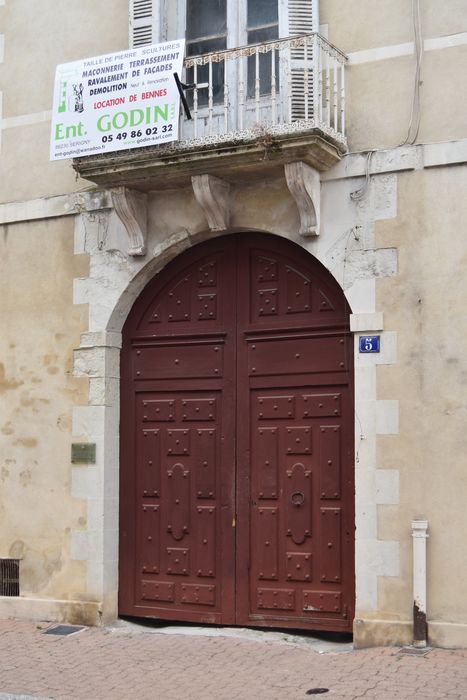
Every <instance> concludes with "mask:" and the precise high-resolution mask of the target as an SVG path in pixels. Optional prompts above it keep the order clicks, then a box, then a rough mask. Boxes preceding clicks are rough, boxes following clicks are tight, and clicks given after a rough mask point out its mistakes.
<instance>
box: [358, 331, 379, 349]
mask: <svg viewBox="0 0 467 700" xmlns="http://www.w3.org/2000/svg"><path fill="white" fill-rule="evenodd" d="M380 337H381V336H379V335H361V336H360V337H359V351H360V352H379V348H380Z"/></svg>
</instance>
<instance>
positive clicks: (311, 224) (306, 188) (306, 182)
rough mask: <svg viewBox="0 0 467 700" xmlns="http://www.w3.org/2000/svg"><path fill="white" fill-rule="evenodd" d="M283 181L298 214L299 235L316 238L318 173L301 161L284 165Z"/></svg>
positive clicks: (319, 186)
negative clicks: (293, 200) (284, 180)
mask: <svg viewBox="0 0 467 700" xmlns="http://www.w3.org/2000/svg"><path fill="white" fill-rule="evenodd" d="M284 169H285V179H286V182H287V187H288V188H289V190H290V194H291V195H292V197H293V198H294V199H295V203H296V205H297V207H298V212H299V214H300V234H301V235H302V236H318V235H319V225H320V201H321V181H320V177H319V172H318V171H317V170H315V169H314V168H311V167H310V166H309V165H307V164H306V163H304V162H303V161H298V162H297V163H286V164H285V165H284Z"/></svg>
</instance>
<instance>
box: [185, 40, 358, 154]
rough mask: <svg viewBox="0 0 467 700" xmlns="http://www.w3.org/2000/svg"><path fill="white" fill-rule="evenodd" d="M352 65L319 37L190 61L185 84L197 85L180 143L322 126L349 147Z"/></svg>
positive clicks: (338, 142)
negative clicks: (349, 67) (348, 79)
mask: <svg viewBox="0 0 467 700" xmlns="http://www.w3.org/2000/svg"><path fill="white" fill-rule="evenodd" d="M346 60H347V59H346V56H345V55H344V54H343V53H342V52H341V51H339V50H338V49H337V48H335V47H334V46H333V45H332V44H330V43H329V42H328V41H327V40H326V39H324V38H323V37H322V36H320V35H319V34H307V35H302V36H298V37H289V38H286V39H277V40H274V41H269V42H266V43H262V44H253V45H249V46H245V47H241V48H235V49H227V50H224V51H218V52H215V53H209V54H204V55H200V56H190V57H188V58H186V59H185V81H186V82H187V83H194V84H195V85H196V87H195V88H194V89H193V90H192V92H191V95H190V94H189V96H188V99H189V102H190V109H191V113H192V120H187V119H186V118H184V119H183V120H182V123H181V133H180V146H181V147H183V146H185V147H186V146H187V145H193V146H194V145H199V146H202V145H203V144H206V145H208V144H215V143H219V142H226V141H227V142H228V141H234V142H238V141H245V140H250V139H258V136H259V135H260V136H261V135H262V136H263V137H264V138H267V136H268V135H269V134H270V135H271V137H277V136H281V135H286V134H290V133H297V132H300V131H309V130H310V129H317V130H319V131H321V132H322V134H323V135H324V136H325V137H326V136H327V137H328V138H329V139H330V140H332V141H333V142H334V143H335V144H336V145H337V146H338V147H339V148H340V149H344V150H345V148H346V140H345V80H344V71H345V64H346Z"/></svg>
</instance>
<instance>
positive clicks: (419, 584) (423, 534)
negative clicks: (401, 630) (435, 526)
mask: <svg viewBox="0 0 467 700" xmlns="http://www.w3.org/2000/svg"><path fill="white" fill-rule="evenodd" d="M427 529H428V521H427V520H412V538H413V645H414V647H417V648H419V649H423V648H424V647H426V645H427V624H426V540H427V538H428V537H429V535H428V533H427Z"/></svg>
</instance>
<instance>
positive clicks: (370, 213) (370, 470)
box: [0, 0, 467, 647]
mask: <svg viewBox="0 0 467 700" xmlns="http://www.w3.org/2000/svg"><path fill="white" fill-rule="evenodd" d="M143 4H144V5H145V9H144V8H143V10H144V11H143V10H142V9H141V7H142V5H143ZM208 4H209V3H208ZM273 4H274V3H273ZM214 5H215V6H216V8H217V10H218V9H219V7H223V5H222V3H221V2H219V3H214ZM244 5H245V6H244ZM265 5H267V3H265ZM259 6H260V5H258V7H259ZM261 6H262V4H261ZM269 9H270V8H269ZM465 10H466V7H465V0H447V2H445V3H444V4H442V6H440V5H439V3H436V2H435V1H434V0H425V1H424V2H422V3H419V2H417V1H416V0H414V2H413V3H410V2H407V0H396V1H395V0H380V2H378V3H375V2H372V1H371V0H362V1H361V2H351V3H350V2H348V3H342V2H337V1H336V0H320V2H319V6H318V3H317V2H316V3H313V4H312V2H311V0H303V2H298V3H294V2H292V0H290V2H289V3H287V2H286V1H285V0H279V2H278V6H277V8H275V9H274V12H273V18H272V20H271V19H270V18H266V20H267V21H266V20H265V22H264V23H263V24H264V27H266V29H268V28H269V29H271V27H272V29H271V31H272V32H273V34H272V35H271V34H269V35H268V34H267V32H266V33H265V34H263V35H261V34H260V33H256V34H255V31H254V30H253V29H251V30H250V28H249V25H248V22H250V20H251V18H250V15H249V14H248V13H249V11H250V10H249V9H248V6H247V3H246V0H245V3H243V2H242V3H232V2H231V1H230V0H228V1H227V3H226V4H225V13H226V14H225V17H226V22H227V24H226V26H227V30H226V31H224V33H223V29H222V27H221V28H220V29H219V30H218V31H217V29H216V31H217V35H216V36H217V39H218V40H219V41H224V40H225V43H224V44H215V43H214V44H212V46H211V45H209V46H210V47H211V48H213V50H215V51H231V55H229V60H231V61H232V64H236V65H239V64H240V62H242V61H243V62H244V64H245V65H247V64H246V63H245V62H246V61H249V60H250V59H249V58H248V55H247V54H248V52H247V51H245V52H243V53H242V52H241V51H240V50H237V48H236V47H242V46H246V45H247V44H249V45H250V46H251V45H254V44H255V42H258V41H259V43H260V44H261V42H262V43H263V44H265V43H267V42H277V48H275V49H274V51H276V52H277V54H278V57H279V58H278V66H279V69H278V78H277V80H278V88H277V92H278V98H277V104H278V107H280V108H281V109H282V115H283V116H282V121H280V120H277V122H276V123H272V124H270V123H269V122H268V121H267V119H271V115H270V113H268V114H269V116H268V117H267V118H266V117H264V113H263V112H261V113H260V117H259V119H258V118H257V115H256V116H253V117H251V119H250V122H249V123H246V124H245V125H243V126H244V128H243V129H240V128H239V125H238V124H237V126H236V130H234V131H235V133H234V131H232V132H230V131H229V130H228V129H227V131H226V130H225V128H224V127H223V126H222V125H220V124H221V120H220V119H218V121H217V122H216V123H215V124H214V125H213V126H212V130H211V133H210V134H208V132H207V131H206V129H207V128H208V127H207V126H206V125H208V124H209V116H208V112H207V111H206V110H209V103H208V102H209V100H208V101H207V102H205V103H204V105H203V104H202V103H200V105H199V110H198V111H199V114H198V122H199V128H200V130H201V132H200V134H198V135H195V134H194V132H193V130H192V129H193V126H192V125H191V124H187V123H186V122H184V123H183V125H182V132H181V140H180V141H179V142H178V144H176V145H174V146H172V147H169V148H163V147H154V148H152V149H136V150H134V151H131V152H123V153H119V154H106V155H105V156H100V157H94V156H84V157H83V158H81V159H79V160H76V161H74V162H73V163H72V162H71V160H63V161H56V162H50V161H49V156H48V150H49V132H50V119H51V111H50V110H51V99H52V88H53V80H54V72H55V67H56V65H57V64H61V63H66V62H69V61H74V60H79V59H81V58H85V57H89V56H96V55H100V54H105V53H110V52H115V51H120V50H123V49H126V48H128V46H129V45H130V46H131V45H136V44H140V45H142V44H143V43H145V42H154V43H157V42H159V41H165V40H172V39H176V38H180V37H183V35H184V33H185V27H186V21H187V17H188V19H190V17H191V15H190V3H189V2H188V4H187V3H186V2H185V1H184V0H179V2H164V1H163V0H161V2H157V1H154V2H146V3H140V4H139V5H138V3H137V2H136V7H135V3H130V7H129V6H128V2H127V1H126V0H112V1H111V0H102V1H101V2H99V3H94V2H91V1H90V0H82V2H80V3H56V2H51V0H40V1H38V2H35V3H34V10H33V13H32V15H31V11H30V6H29V3H28V2H27V0H3V1H1V0H0V85H1V90H2V92H0V149H1V150H0V227H1V231H0V249H1V256H0V266H1V274H0V309H1V320H2V333H1V336H0V444H1V449H0V479H1V489H0V523H1V527H0V559H2V560H4V561H6V562H11V561H18V562H19V589H20V590H19V595H13V596H12V595H8V594H7V595H2V596H0V615H2V616H20V617H33V618H37V619H54V620H67V621H69V622H80V623H85V624H98V623H99V622H100V621H109V620H113V619H115V618H116V617H117V616H118V614H119V603H118V595H119V575H118V571H119V542H120V539H121V534H120V532H119V522H120V521H119V508H120V507H121V501H122V499H123V500H124V501H125V503H126V504H127V506H126V507H131V506H130V505H128V504H129V496H128V494H127V493H122V492H121V490H120V489H119V483H120V456H121V454H122V450H124V449H127V448H124V447H123V446H122V444H121V440H120V435H121V427H122V426H121V422H120V411H121V400H120V386H121V379H122V377H121V369H120V356H121V347H122V329H124V324H125V322H126V320H127V318H128V317H129V314H130V311H131V309H132V308H133V307H134V304H135V303H138V300H139V299H140V298H141V295H142V294H143V293H144V290H145V289H147V286H148V285H149V284H152V285H154V284H155V285H156V286H157V280H158V279H159V276H160V275H164V274H167V275H168V274H169V273H168V272H167V270H169V271H170V270H171V269H173V270H176V266H177V264H178V263H177V260H179V259H180V258H179V256H183V255H189V254H190V253H189V251H193V250H195V248H196V246H197V245H199V244H205V245H208V244H207V243H206V242H208V241H214V240H216V239H217V238H219V240H220V237H222V236H239V237H242V238H243V239H245V236H247V234H249V233H250V232H251V233H252V232H254V233H255V234H263V236H265V237H266V238H267V236H270V237H271V239H270V240H271V241H272V240H276V239H280V240H281V241H287V242H289V243H288V245H290V246H291V248H290V250H291V251H292V249H293V250H294V251H296V250H298V249H300V250H301V251H302V253H301V254H302V255H303V260H304V261H305V262H304V264H305V263H306V261H307V260H308V261H309V264H310V265H312V264H315V263H316V261H318V263H319V264H320V269H323V270H326V271H327V274H328V275H329V279H332V280H334V282H335V283H336V284H337V285H338V286H339V288H340V290H341V291H342V295H343V297H344V296H345V299H346V300H347V303H348V305H349V308H350V316H349V324H350V327H349V329H348V333H351V334H352V336H353V342H354V352H353V358H354V359H353V366H352V367H351V368H349V371H350V372H351V375H352V382H353V386H354V395H353V398H352V401H353V410H354V415H353V416H352V417H348V418H347V420H348V421H351V423H349V425H350V424H351V425H352V429H353V430H354V436H355V438H354V442H353V447H352V449H353V461H352V478H353V479H354V484H355V495H354V498H355V500H354V502H353V503H352V508H353V510H354V514H355V532H353V531H352V543H351V544H348V543H347V544H346V543H344V544H343V547H344V548H345V547H350V549H351V551H352V553H354V557H355V577H354V578H353V575H352V586H354V588H353V591H354V600H355V616H354V617H352V619H351V620H350V622H349V624H350V625H351V626H353V632H354V640H355V643H356V644H357V645H360V646H363V645H375V644H402V643H408V642H411V641H412V638H413V628H412V614H413V604H414V592H413V572H412V565H413V564H412V562H413V558H412V550H413V539H414V538H413V536H412V522H413V521H427V524H428V535H429V538H428V540H427V568H426V583H427V609H426V612H427V620H428V635H429V641H430V642H431V643H432V644H434V645H439V646H448V647H449V646H466V645H467V603H466V600H465V595H464V583H463V582H464V580H465V578H466V576H467V563H466V560H465V557H464V556H463V550H464V543H465V540H466V536H467V517H466V514H465V505H464V504H465V496H466V489H467V477H466V473H465V457H464V455H465V453H466V451H467V450H466V447H467V444H466V431H465V428H464V423H465V408H466V399H465V395H466V381H467V364H466V359H465V353H464V348H463V345H464V342H465V337H466V331H467V317H466V313H465V299H466V298H467V283H466V281H465V277H464V275H463V264H464V263H465V260H466V255H467V245H466V242H465V236H464V234H463V232H464V229H465V219H466V216H467V205H466V203H465V202H466V200H465V197H464V196H463V195H464V192H465V187H466V185H467V165H466V163H467V131H466V121H465V111H466V106H467V88H466V84H465V81H462V79H461V75H460V71H461V67H462V66H463V65H464V64H465V60H466V58H467V27H466V12H465ZM242 13H243V14H242ZM274 13H275V14H274ZM297 17H298V18H299V19H300V17H303V22H301V21H298V24H297V23H296V24H294V21H297ZM26 18H28V20H26ZM192 21H193V26H192V27H191V29H189V31H188V33H187V37H188V39H189V41H188V45H189V46H190V45H191V46H192V49H191V55H196V54H195V51H196V49H197V48H199V46H203V44H202V42H203V41H204V38H203V37H202V36H201V35H200V33H199V31H198V34H196V31H195V29H196V22H195V20H192ZM251 21H253V20H251ZM258 26H261V27H262V29H261V31H263V29H264V27H263V25H262V24H261V23H260V25H258ZM193 27H195V29H193ZM264 31H266V30H264ZM190 32H191V33H190ZM258 32H259V30H258ZM274 32H275V34H274ZM314 32H319V34H320V36H321V37H322V38H321V39H317V38H312V40H311V41H312V43H310V45H309V46H310V47H311V48H310V53H311V54H312V55H311V57H308V60H309V61H310V65H313V66H316V65H317V64H316V61H317V60H318V59H317V56H318V53H319V52H321V53H320V55H321V56H322V63H321V64H320V66H319V68H318V69H316V70H315V69H313V70H311V72H310V78H309V79H310V81H311V82H312V83H313V89H314V93H313V95H312V96H311V98H310V100H311V102H310V105H311V107H310V112H306V113H305V112H304V111H303V110H304V109H305V107H304V104H305V103H306V102H307V100H308V99H309V98H308V96H307V95H306V96H305V98H303V95H302V97H300V94H299V93H300V90H298V93H297V92H295V93H294V89H295V90H296V87H295V88H294V79H295V78H296V77H297V71H300V70H301V71H302V74H303V70H304V69H303V66H304V61H305V63H306V60H305V59H304V55H303V53H302V54H299V53H298V54H294V53H293V52H294V51H296V52H300V51H302V52H303V50H304V44H303V43H302V44H300V43H298V44H295V45H294V44H291V43H290V41H289V39H290V37H291V36H292V37H295V38H297V37H301V36H303V35H309V36H311V37H315V34H313V33H314ZM212 33H214V34H215V32H214V30H213V32H211V34H212ZM211 34H209V36H211ZM258 37H260V39H258ZM261 37H266V39H261ZM217 39H216V40H217ZM190 41H191V44H190ZM288 41H289V43H287V42H288ZM281 42H282V44H281ZM193 47H194V48H193ZM202 53H205V52H202ZM265 55H268V54H267V53H266V54H265ZM284 56H285V58H284ZM31 57H33V60H32V59H31ZM287 57H288V58H287ZM323 57H324V58H323ZM225 60H227V58H225ZM294 60H295V61H296V64H294ZM287 61H288V62H287ZM331 61H338V62H339V69H338V70H339V71H340V70H342V72H343V73H342V74H344V73H345V103H344V101H343V95H344V89H343V88H344V82H343V81H342V80H341V78H338V82H336V83H333V82H332V81H333V77H332V76H333V70H334V68H331V70H330V71H329V70H328V69H327V67H328V68H329V66H330V65H332V66H333V65H334V64H332V63H331ZM326 62H327V63H326ZM203 65H209V63H207V64H203ZM294 65H295V68H293V66H294ZM341 66H342V68H341ZM189 69H190V68H189ZM191 70H193V69H192V68H191ZM293 70H295V71H296V72H295V74H294V75H292V73H293ZM336 70H337V69H336ZM200 73H201V69H200ZM191 75H193V74H191ZM203 75H206V73H205V72H204V73H203ZM336 75H341V73H336ZM329 76H331V77H329ZM269 77H270V76H269ZM281 81H283V82H281ZM248 89H249V88H245V90H246V92H248ZM252 90H253V92H251V91H250V93H249V97H250V99H251V100H254V99H255V95H254V88H252ZM269 94H270V93H269ZM247 97H248V96H247ZM256 97H257V98H258V95H256ZM289 98H290V104H292V103H293V104H292V107H291V108H290V110H289V111H287V110H286V109H285V106H284V105H286V104H287V105H288V104H289V102H288V99H289ZM206 99H208V98H206ZM229 100H230V102H229V105H232V104H233V105H234V107H235V106H236V105H238V101H239V100H240V96H239V94H238V93H235V90H233V88H232V91H231V92H230V95H229ZM265 100H266V98H265V96H264V95H263V94H260V95H259V101H260V102H261V104H263V103H264V101H265ZM266 101H267V100H266ZM203 109H204V110H205V111H204V112H203ZM261 109H262V108H261ZM268 109H269V107H268ZM294 109H295V110H296V111H295V112H294ZM306 109H308V107H307V108H306ZM279 111H280V110H279ZM344 113H345V125H344V121H343V115H344ZM284 115H285V116H284ZM181 119H182V121H184V118H183V116H182V117H181ZM203 129H204V131H203ZM190 130H191V131H190ZM232 134H234V136H232ZM229 240H233V239H229ZM261 240H266V239H265V238H262V239H261ZM284 245H286V243H285V242H284ZM265 246H266V247H265V250H267V244H265ZM181 259H183V258H181ZM187 259H188V258H187ZM312 261H314V262H313V263H312ZM307 264H308V263H307ZM170 266H172V267H170ZM310 269H311V268H310ZM161 279H162V278H161ZM164 279H165V278H164ZM443 299H444V301H443ZM286 325H287V324H286ZM125 327H126V326H125ZM287 328H288V326H287ZM367 336H379V338H380V351H379V352H378V353H363V352H360V342H361V338H364V337H367ZM349 337H350V336H349ZM279 393H280V392H279ZM280 395H281V396H282V394H280ZM75 443H76V444H86V443H91V444H93V445H95V446H96V458H95V462H94V463H93V462H90V463H88V464H73V463H72V462H71V446H72V444H75ZM296 493H298V492H296ZM300 493H301V492H300ZM331 506H332V502H331V504H329V503H327V504H326V507H331ZM203 507H205V504H203ZM268 507H270V504H269V506H268ZM320 507H321V510H323V507H322V504H321V506H320ZM252 530H253V531H254V526H252ZM313 556H314V555H313ZM342 556H343V555H342ZM121 575H122V573H121ZM177 582H178V579H177ZM177 585H178V584H177ZM268 585H270V584H265V586H266V589H267V588H268ZM266 589H264V590H266ZM271 590H272V589H271ZM281 590H282V589H281ZM3 592H4V593H6V591H3ZM314 606H315V604H314V603H313V607H314ZM303 609H304V610H305V608H303ZM310 610H311V607H310ZM206 619H208V618H206ZM301 619H302V618H300V620H301ZM304 624H305V623H304ZM310 626H311V627H313V623H312V622H310ZM318 627H319V625H318Z"/></svg>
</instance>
